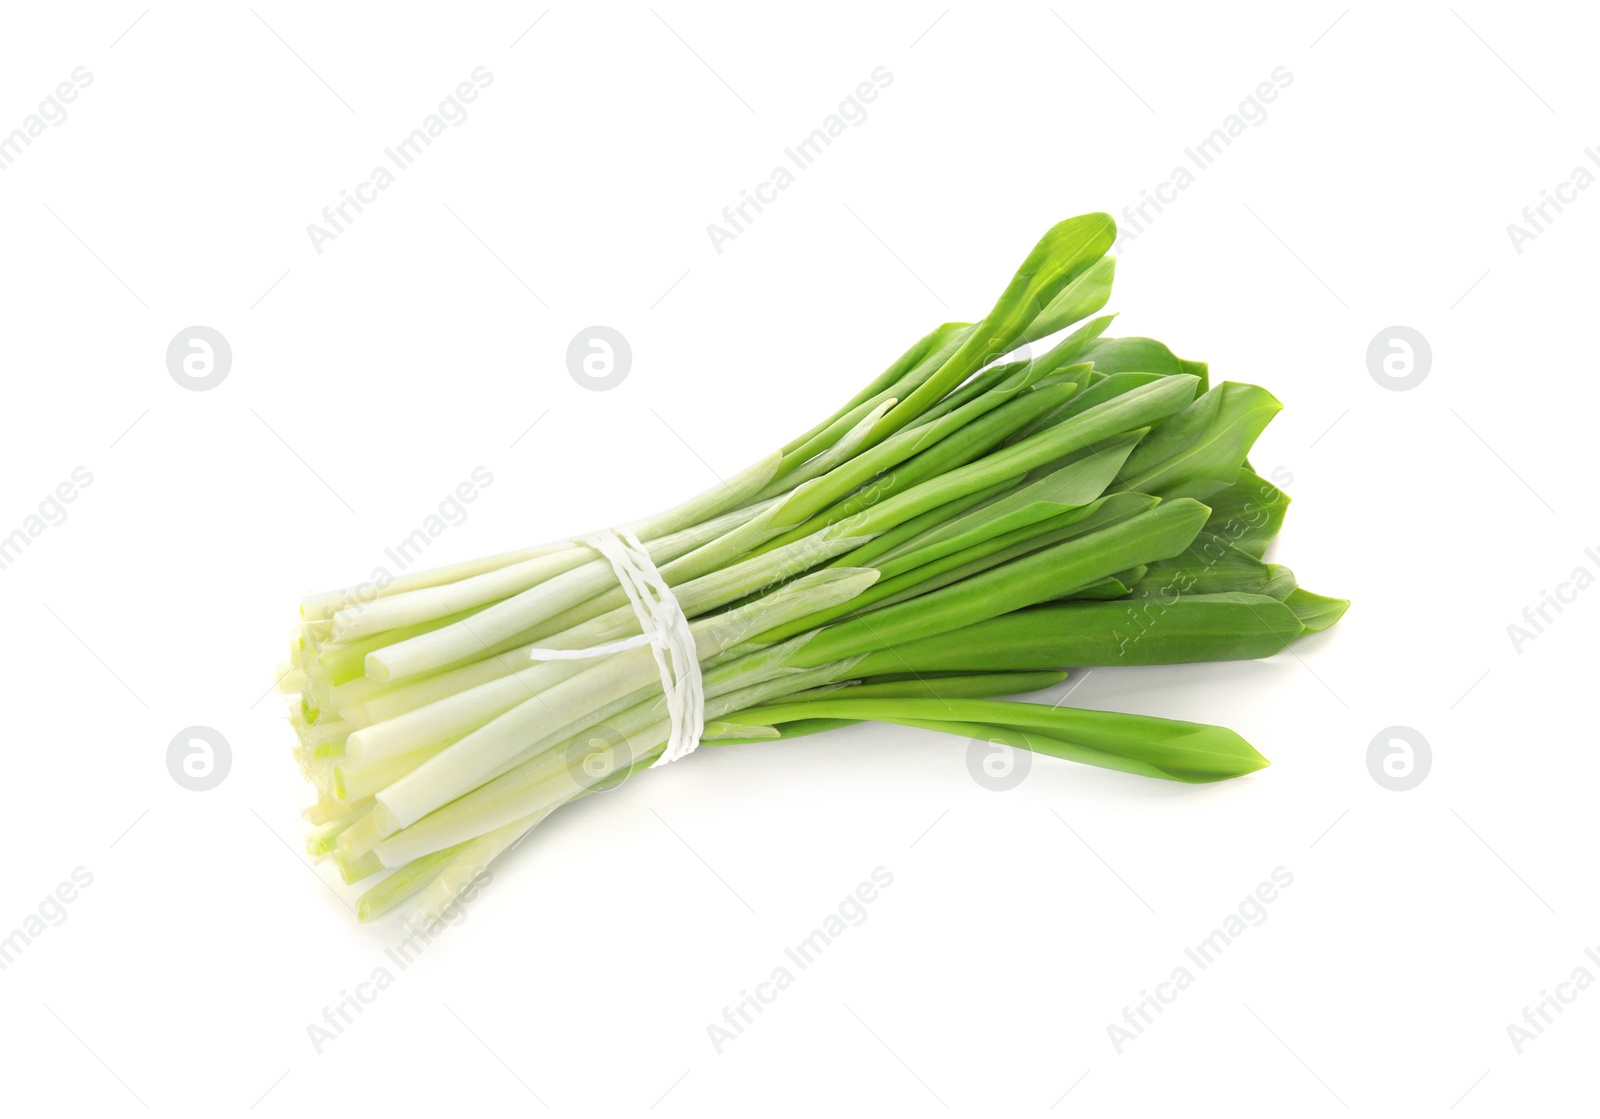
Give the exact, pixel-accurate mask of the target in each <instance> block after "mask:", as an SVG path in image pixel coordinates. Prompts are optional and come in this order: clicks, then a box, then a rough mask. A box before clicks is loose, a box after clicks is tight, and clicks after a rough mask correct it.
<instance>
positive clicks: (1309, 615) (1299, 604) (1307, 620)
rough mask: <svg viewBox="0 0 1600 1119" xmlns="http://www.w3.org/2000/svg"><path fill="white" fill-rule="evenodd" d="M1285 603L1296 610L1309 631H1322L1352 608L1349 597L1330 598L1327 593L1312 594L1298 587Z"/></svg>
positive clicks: (1290, 593)
mask: <svg viewBox="0 0 1600 1119" xmlns="http://www.w3.org/2000/svg"><path fill="white" fill-rule="evenodd" d="M1283 601H1284V605H1286V606H1287V607H1288V608H1289V609H1290V610H1293V611H1294V614H1295V617H1297V618H1299V619H1300V624H1301V625H1303V626H1305V627H1306V632H1307V633H1321V632H1322V631H1323V630H1325V629H1327V628H1328V627H1329V626H1331V625H1333V623H1334V622H1337V621H1338V620H1339V619H1340V618H1342V617H1344V612H1345V611H1346V610H1348V609H1350V600H1349V599H1347V598H1328V597H1327V596H1326V595H1320V594H1312V593H1311V592H1310V591H1308V590H1303V589H1301V588H1299V587H1296V588H1295V589H1294V590H1292V591H1290V592H1289V596H1288V597H1287V598H1285V599H1284V600H1283Z"/></svg>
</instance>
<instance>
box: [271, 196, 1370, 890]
mask: <svg viewBox="0 0 1600 1119" xmlns="http://www.w3.org/2000/svg"><path fill="white" fill-rule="evenodd" d="M1114 237H1115V225H1114V223H1113V221H1112V219H1111V218H1110V216H1108V215H1106V214H1089V215H1085V216H1083V217H1077V218H1072V219H1070V220H1068V221H1064V222H1062V223H1061V224H1059V225H1057V226H1055V227H1054V228H1053V229H1051V230H1050V231H1049V232H1048V233H1046V234H1045V236H1044V238H1043V239H1042V240H1041V241H1040V242H1039V243H1038V245H1037V246H1036V247H1035V248H1034V250H1033V252H1031V253H1030V254H1029V255H1028V258H1027V259H1026V260H1025V261H1023V263H1022V267H1021V269H1020V270H1019V271H1018V272H1017V274H1016V276H1015V277H1014V278H1013V279H1012V281H1011V283H1010V284H1009V285H1008V286H1007V287H1006V289H1005V291H1004V292H1003V293H1002V294H1001V296H1000V298H999V300H998V301H997V302H996V303H995V305H994V308H993V309H992V310H991V311H990V312H989V314H988V315H987V316H986V317H985V318H984V319H983V320H982V321H980V322H977V323H946V324H944V325H943V326H940V327H938V328H937V329H935V330H934V331H932V332H931V333H930V334H928V335H927V336H926V337H923V338H921V339H919V340H918V341H917V342H916V343H915V344H914V345H912V346H911V348H910V349H908V350H907V351H906V352H905V353H904V354H902V355H901V356H900V357H899V358H898V359H896V360H895V361H894V362H893V363H892V364H891V365H890V366H889V367H888V369H886V370H885V371H884V372H883V373H882V374H881V375H880V376H878V377H877V378H876V379H874V380H873V381H872V382H871V383H870V384H868V385H867V386H866V387H865V388H863V389H862V390H861V391H860V392H859V393H857V394H856V395H855V396H854V397H852V398H851V399H850V400H849V401H848V402H846V403H845V404H844V405H843V406H842V407H841V408H839V410H838V411H837V412H835V413H834V414H833V415H831V416H829V417H828V418H827V419H826V420H824V421H823V422H821V423H820V424H818V425H817V426H816V427H814V428H812V429H811V430H810V431H808V432H806V433H805V434H803V435H801V436H800V437H799V438H797V439H794V440H793V441H791V442H789V443H787V444H785V445H784V446H783V447H782V448H781V449H780V450H778V451H775V452H773V453H772V454H771V455H769V456H768V457H766V458H764V459H762V460H761V461H760V462H758V463H756V464H755V465H753V466H751V467H750V468H749V469H747V470H745V471H743V472H742V473H740V474H738V475H737V476H736V477H734V478H732V479H731V480H729V481H727V482H726V483H724V484H721V485H718V486H717V487H715V488H714V489H712V490H709V491H707V492H706V493H703V494H701V495H700V496H698V497H696V498H693V499H692V500H690V501H687V502H685V503H684V504H682V505H680V506H678V507H677V508H675V509H671V510H669V511H667V512H665V513H662V514H660V515H658V516H654V517H650V518H647V519H646V520H644V521H641V522H638V523H636V524H634V525H632V526H630V527H631V531H632V532H633V533H634V534H635V535H636V536H637V537H638V539H639V540H640V541H641V542H642V543H643V545H644V546H645V548H646V549H647V550H648V552H649V554H650V557H651V559H652V560H653V561H654V563H655V564H656V565H657V567H658V568H659V570H660V572H661V574H662V576H663V577H664V578H665V579H666V581H667V582H668V583H669V584H670V586H671V587H672V590H673V593H674V595H675V596H676V598H677V600H678V602H679V603H680V604H681V606H682V609H683V612H684V614H685V615H686V617H687V618H688V619H690V621H691V628H692V632H693V637H694V642H695V652H696V654H697V655H698V657H699V659H700V667H701V672H702V682H703V692H704V697H705V730H704V733H703V735H702V736H701V741H702V742H703V743H704V744H705V745H707V746H712V745H723V744H734V743H742V742H752V741H765V740H772V739H787V738H792V737H797V736H800V735H805V734H809V733H812V732H815V731H820V730H826V729H829V728H832V727H838V726H844V725H847V724H850V723H855V722H858V721H862V720H879V721H883V722H889V723H899V724H903V725H906V726H912V727H924V728H929V729H932V730H940V731H946V732H948V733H950V734H953V735H960V736H965V737H968V738H976V739H983V740H989V741H992V742H998V743H1005V744H1009V745H1010V746H1012V747H1016V748H1021V749H1027V750H1032V751H1035V752H1037V753H1041V754H1050V755H1053V756H1055V757H1058V758H1066V759H1069V760H1071V761H1076V762H1083V763H1086V764H1090V765H1098V766H1104V767H1108V768H1111V769H1118V770H1123V771H1126V772H1128V773H1135V774H1142V775H1145V776H1149V777H1162V778H1167V779H1169V780H1175V781H1188V782H1204V781H1216V780H1220V779H1223V778H1227V777H1235V776H1238V775H1240V774H1244V773H1249V772H1251V771H1253V770H1256V769H1259V768H1261V767H1262V766H1264V765H1266V764H1267V762H1266V759H1264V758H1263V757H1261V755H1259V754H1257V753H1256V751H1255V750H1254V749H1252V748H1251V746H1250V745H1249V744H1248V743H1246V742H1245V741H1244V740H1243V739H1241V738H1240V737H1239V736H1238V735H1236V734H1234V733H1233V732H1232V731H1229V730H1226V729H1224V728H1221V727H1215V726H1207V725H1202V724H1198V723H1187V722H1177V721H1173V720H1168V719H1158V718H1151V717H1148V716H1142V715H1124V714H1114V713H1106V712H1099V711H1085V710H1077V709H1074V708H1070V707H1064V706H1044V705H1040V704H1032V703H1023V702H1015V701H1005V700H997V699H994V698H991V697H996V696H1008V695H1018V694H1022V693H1026V692H1031V691H1036V690H1039V689H1042V688H1045V687H1048V686H1050V685H1052V684H1055V683H1058V682H1059V681H1061V680H1062V679H1064V677H1065V672H1064V670H1065V669H1068V668H1080V667H1086V666H1094V665H1152V664H1173V663H1180V662H1193V661H1209V660H1229V659H1240V658H1254V657H1266V656H1270V655H1272V654H1273V653H1276V652H1277V651H1278V650H1280V649H1282V648H1283V647H1284V646H1285V645H1287V644H1288V643H1289V642H1290V641H1293V640H1294V639H1295V638H1297V637H1299V636H1301V635H1302V634H1305V633H1307V632H1312V631H1317V630H1321V629H1324V628H1326V627H1327V626H1329V625H1332V624H1333V622H1335V621H1336V620H1337V619H1338V618H1339V616H1340V615H1341V614H1342V613H1343V611H1344V609H1345V607H1346V605H1347V604H1346V603H1345V602H1343V601H1342V600H1338V599H1330V598H1324V597H1322V596H1319V595H1315V594H1311V593H1309V592H1307V591H1304V590H1301V589H1300V588H1299V587H1298V586H1297V585H1296V583H1295V579H1294V576H1293V574H1292V573H1291V572H1290V571H1289V570H1288V569H1287V568H1285V567H1282V566H1278V565H1275V564H1268V563H1265V562H1264V561H1263V554H1264V551H1265V549H1266V546H1267V544H1268V542H1269V541H1270V540H1271V539H1272V537H1273V536H1274V535H1275V534H1276V533H1277V531H1278V529H1279V526H1280V525H1281V523H1282V520H1283V514H1284V510H1285V507H1286V506H1287V504H1288V500H1289V499H1288V498H1287V497H1286V496H1285V495H1284V494H1283V493H1282V492H1281V491H1280V490H1279V489H1277V488H1276V487H1275V486H1273V485H1272V484H1271V483H1269V482H1267V481H1265V480H1263V479H1262V478H1260V477H1257V476H1256V474H1255V473H1253V472H1252V471H1251V469H1250V467H1249V465H1248V464H1247V462H1246V458H1245V456H1246V453H1247V452H1248V451H1249V449H1250V446H1251V444H1252V443H1253V442H1254V440H1255V439H1256V437H1257V436H1258V435H1259V434H1260V432H1261V431H1262V429H1263V428H1264V427H1265V426H1266V424H1267V422H1268V421H1269V420H1270V419H1271V418H1272V416H1273V414H1274V413H1276V412H1277V411H1278V409H1279V407H1280V405H1279V403H1278V401H1277V400H1275V399H1274V398H1273V397H1272V396H1271V395H1270V394H1269V393H1268V392H1266V391H1265V390H1264V389H1260V388H1257V387H1255V386H1253V385H1245V384H1234V383H1231V382H1225V383H1222V384H1217V385H1212V384H1211V383H1210V382H1209V379H1208V377H1207V370H1206V366H1205V365H1203V364H1201V363H1199V362H1193V361H1185V360H1182V359H1180V358H1178V357H1176V356H1174V355H1173V353H1172V351H1171V350H1169V349H1168V348H1167V347H1166V346H1164V345H1162V344H1161V343H1160V342H1156V341H1153V340H1151V339H1148V338H1107V337H1105V331H1106V329H1107V327H1108V326H1109V325H1110V323H1111V318H1112V316H1110V315H1104V316H1100V317H1093V318H1091V316H1094V315H1096V314H1097V312H1099V311H1100V310H1101V308H1102V307H1104V306H1105V304H1106V302H1107V299H1108V298H1109V296H1110V290H1111V280H1112V273H1113V267H1114V259H1113V258H1111V257H1108V256H1107V255H1106V252H1107V250H1108V249H1109V248H1110V246H1111V244H1112V241H1113V239H1114ZM1068 328H1073V329H1071V330H1070V333H1065V334H1064V336H1061V337H1059V339H1058V340H1053V344H1047V341H1046V340H1049V339H1051V336H1055V335H1060V334H1061V332H1064V331H1067V330H1068ZM301 615H302V621H301V624H300V627H299V631H298V633H297V635H296V639H295V641H294V645H293V656H292V661H293V663H292V671H291V672H290V673H289V674H288V675H287V676H286V677H285V682H284V685H283V688H284V690H285V691H287V692H298V693H299V698H298V702H297V703H294V704H293V705H292V713H291V722H292V723H293V725H294V727H295V729H296V731H297V733H298V735H299V738H300V745H299V747H298V749H297V751H296V755H297V758H298V760H299V763H300V766H301V768H302V770H303V771H304V773H305V775H306V777H307V778H308V779H309V780H310V781H311V782H312V784H314V785H315V786H316V789H317V802H316V804H315V805H314V806H313V807H312V808H310V809H308V810H307V812H306V817H307V819H308V820H309V821H310V822H311V823H312V824H313V825H314V830H313V831H312V833H311V837H310V841H309V849H310V851H311V853H312V854H313V855H314V856H316V857H318V858H322V857H329V858H331V859H332V860H333V861H334V862H335V863H336V864H337V866H338V869H339V872H340V874H341V875H342V877H343V878H344V880H345V881H346V882H347V883H354V882H358V881H364V880H368V879H371V878H374V877H375V876H377V875H380V874H382V875H385V877H382V878H381V879H378V880H377V881H376V884H374V885H372V886H371V887H370V888H369V889H368V890H367V891H366V893H365V894H364V895H363V896H362V897H361V899H360V902H359V905H358V910H357V911H358V914H359V915H360V916H361V917H362V918H363V919H371V918H374V917H376V916H378V915H380V914H382V913H384V912H386V911H388V910H390V909H392V908H393V907H395V906H396V905H398V904H400V903H401V902H403V901H406V900H407V899H412V898H414V899H415V903H414V905H415V908H414V910H413V914H414V916H415V917H417V918H420V919H423V920H429V919H436V918H437V916H438V915H439V914H440V912H441V911H443V910H444V908H445V907H446V906H448V905H449V904H450V903H451V902H452V900H453V899H454V898H455V896H456V894H457V892H458V890H460V889H461V887H462V886H463V885H464V884H465V883H466V882H467V881H468V880H469V879H471V878H472V877H473V876H474V875H475V874H477V873H478V871H479V870H480V869H481V868H483V867H484V866H486V865H487V864H488V863H489V862H490V860H492V859H494V858H495V857H496V856H497V855H499V854H500V853H501V852H503V851H505V850H506V849H507V848H509V847H510V846H512V845H513V844H514V843H516V842H517V841H518V840H519V839H520V838H521V837H522V836H523V835H524V834H525V833H527V831H528V830H529V829H530V828H532V827H534V826H535V825H536V824H538V823H539V822H540V821H541V820H543V819H544V818H545V817H546V816H548V815H549V814H550V813H551V812H553V811H555V810H556V809H558V808H560V807H561V806H562V805H564V804H568V803H570V802H572V801H574V800H577V799H578V798H580V797H583V796H584V795H586V794H587V793H589V792H592V791H594V790H595V789H597V788H601V787H610V786H611V785H612V784H614V783H615V782H617V781H619V780H622V779H624V778H626V777H627V776H629V775H630V774H633V773H636V772H638V771H640V770H642V769H644V768H646V767H648V766H650V765H651V763H652V762H653V761H654V760H655V759H656V758H657V757H658V756H659V755H660V754H661V751H662V750H663V748H664V746H665V744H666V742H667V740H668V734H669V720H668V714H667V703H666V699H665V696H664V693H663V688H662V682H661V678H660V674H659V672H658V668H657V664H656V661H655V657H654V652H653V650H652V649H651V648H649V647H648V646H638V647H634V648H629V649H626V650H624V651H621V652H615V653H612V654H610V655H604V656H594V657H589V658H583V659H578V658H574V659H560V660H535V659H533V654H532V652H531V651H532V650H534V649H536V648H538V649H552V648H553V649H587V648H590V647H592V646H596V645H602V644H607V643H615V642H618V641H619V640H621V639H624V638H627V637H629V636H634V635H638V634H639V632H640V625H639V622H638V619H637V617H636V615H635V612H634V609H633V607H632V606H631V605H630V604H629V602H628V600H627V598H626V596H625V594H624V592H623V590H622V589H621V588H620V587H619V585H618V581H617V577H616V575H615V573H614V571H613V569H612V567H611V565H610V563H609V562H608V561H607V560H606V559H604V558H602V557H601V556H600V555H599V554H598V553H597V552H596V551H595V550H594V549H592V548H591V547H589V546H587V545H583V544H576V543H574V542H572V541H562V542H558V543H554V544H547V545H543V546H540V547H533V548H528V549H525V550H522V551H517V552H510V553H505V554H502V555H496V556H490V557H488V558H485V559H481V560H477V561H473V562H468V563H461V564H457V565H455V566H452V567H446V568H440V569H438V570H435V571H430V572H425V573H418V574H411V575H406V576H403V577H400V578H398V579H395V580H393V581H392V582H390V583H389V584H388V585H387V586H383V587H381V588H375V587H373V586H370V585H362V586H360V587H356V588H350V589H347V590H341V591H333V592H330V593H327V594H319V595H314V596H312V597H310V598H308V599H306V600H305V601H304V602H303V604H302V607H301Z"/></svg>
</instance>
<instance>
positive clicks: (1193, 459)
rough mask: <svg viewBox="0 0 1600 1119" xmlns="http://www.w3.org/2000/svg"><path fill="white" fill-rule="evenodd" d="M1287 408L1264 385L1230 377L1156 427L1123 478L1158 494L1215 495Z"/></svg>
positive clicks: (1129, 484) (1127, 485) (1136, 487)
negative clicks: (1243, 381) (1260, 385)
mask: <svg viewBox="0 0 1600 1119" xmlns="http://www.w3.org/2000/svg"><path fill="white" fill-rule="evenodd" d="M1282 408H1283V405H1282V404H1280V403H1279V402H1278V400H1277V398H1275V397H1274V396H1273V395H1272V394H1271V393H1270V392H1268V391H1267V390H1266V389H1264V388H1261V387H1259V386H1257V385H1241V384H1236V383H1234V382H1232V381H1225V382H1223V383H1222V384H1220V385H1218V386H1217V387H1216V388H1214V389H1212V390H1211V391H1210V392H1207V393H1205V394H1203V395H1202V396H1200V397H1198V398H1197V399H1196V400H1195V401H1194V403H1193V404H1190V405H1189V407H1187V408H1185V409H1184V410H1183V411H1182V412H1180V413H1179V414H1178V415H1176V416H1174V417H1173V418H1172V419H1170V420H1168V421H1167V422H1166V423H1163V424H1161V425H1159V426H1158V427H1157V428H1156V429H1155V430H1154V431H1152V432H1151V433H1150V435H1149V436H1148V437H1147V438H1146V439H1145V441H1144V442H1143V443H1141V444H1140V445H1139V449H1138V450H1137V451H1135V452H1134V453H1133V455H1132V456H1131V457H1130V458H1129V459H1128V464H1127V465H1126V466H1125V467H1123V469H1122V476H1121V477H1120V478H1119V479H1118V481H1119V483H1120V485H1121V486H1122V487H1123V488H1125V489H1130V490H1139V491H1141V492H1143V493H1153V494H1156V495H1157V496H1158V497H1169V498H1170V497H1194V498H1201V499H1204V498H1206V497H1209V496H1210V495H1211V494H1214V493H1216V492H1217V491H1218V490H1221V489H1224V488H1225V487H1227V486H1230V485H1232V484H1233V482H1234V480H1235V479H1236V478H1237V477H1238V473H1239V467H1240V464H1241V463H1243V462H1244V456H1245V455H1246V454H1247V453H1248V452H1249V450H1250V447H1251V445H1252V444H1253V443H1255V441H1256V436H1258V435H1260V434H1261V432H1262V430H1263V429H1264V428H1265V427H1266V426H1267V423H1268V422H1269V421H1270V420H1271V419H1272V417H1273V416H1275V415H1277V414H1278V412H1279V410H1281V409H1282Z"/></svg>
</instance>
